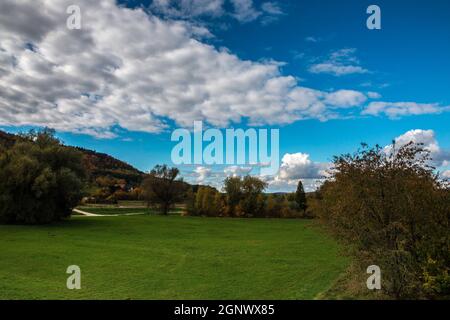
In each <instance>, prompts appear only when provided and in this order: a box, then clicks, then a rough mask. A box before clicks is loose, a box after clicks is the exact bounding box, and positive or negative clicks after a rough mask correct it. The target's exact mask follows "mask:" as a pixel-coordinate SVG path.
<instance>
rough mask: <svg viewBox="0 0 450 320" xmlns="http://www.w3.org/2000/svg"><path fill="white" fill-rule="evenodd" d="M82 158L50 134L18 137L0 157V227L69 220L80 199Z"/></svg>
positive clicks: (51, 131)
mask: <svg viewBox="0 0 450 320" xmlns="http://www.w3.org/2000/svg"><path fill="white" fill-rule="evenodd" d="M85 178H86V172H85V169H84V166H83V162H82V154H81V153H80V152H78V151H76V150H75V149H72V148H68V147H65V146H63V145H62V144H61V142H60V141H59V140H58V139H57V138H55V135H54V131H53V130H51V129H44V130H41V131H38V132H36V131H30V132H29V133H28V134H22V135H21V138H20V139H18V141H17V142H16V143H15V144H14V145H13V146H12V147H11V148H9V149H7V150H4V151H3V152H2V153H1V154H0V223H19V224H20V223H23V224H44V223H50V222H53V221H58V220H61V219H63V218H67V217H70V215H71V213H72V209H73V208H74V207H75V206H76V205H77V204H78V203H79V201H80V200H81V198H82V195H83V188H84V186H85Z"/></svg>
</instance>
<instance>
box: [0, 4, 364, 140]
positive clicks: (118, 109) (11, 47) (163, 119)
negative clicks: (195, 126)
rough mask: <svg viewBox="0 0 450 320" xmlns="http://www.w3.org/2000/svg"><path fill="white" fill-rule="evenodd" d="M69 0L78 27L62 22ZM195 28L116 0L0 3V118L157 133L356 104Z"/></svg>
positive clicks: (325, 112)
mask: <svg viewBox="0 0 450 320" xmlns="http://www.w3.org/2000/svg"><path fill="white" fill-rule="evenodd" d="M161 3H162V2H161ZM185 3H188V2H185ZM72 4H77V5H79V6H80V8H81V12H82V30H68V29H67V28H66V23H65V19H66V18H67V16H68V15H67V14H66V12H65V9H66V8H67V6H68V5H72ZM241 4H242V3H241ZM244 7H245V5H244ZM36 8H39V10H36ZM211 10H212V9H211ZM7 12H8V13H7ZM27 26H35V27H33V28H31V27H27ZM198 32H200V33H202V32H204V31H199V30H198V28H193V25H192V24H190V23H188V22H180V21H173V20H163V19H160V18H158V17H157V16H154V15H148V14H147V13H145V12H144V11H143V10H141V9H135V10H131V9H127V8H123V7H118V6H117V5H116V4H115V1H113V0H100V1H88V0H22V1H13V0H2V2H1V3H0V61H2V67H1V68H0V125H11V126H19V125H37V126H50V127H53V128H55V129H57V130H60V131H69V132H76V133H86V134H90V135H94V136H98V137H102V138H111V137H114V136H115V135H117V133H116V132H115V131H114V129H113V128H114V127H116V126H118V127H122V128H124V129H128V130H131V131H144V132H159V131H161V130H164V129H165V128H167V124H166V123H167V119H171V120H173V121H175V123H177V124H178V125H181V126H188V127H191V126H192V123H193V121H194V120H204V121H206V122H208V123H209V124H210V125H213V126H222V127H223V126H227V125H228V124H229V123H230V122H234V123H239V122H240V121H242V120H243V119H244V118H245V119H248V120H249V122H250V123H252V124H260V125H263V124H287V123H292V122H294V121H297V120H300V119H309V118H316V119H321V120H326V119H329V118H331V117H336V114H335V110H334V109H335V108H336V107H342V108H346V107H351V106H353V105H354V104H355V100H351V99H350V100H348V101H345V99H343V100H340V101H341V102H340V103H336V102H335V101H337V100H336V99H335V98H336V97H338V96H339V94H336V95H333V92H325V91H319V90H314V89H310V88H305V87H301V86H299V85H298V83H297V80H296V79H295V78H294V77H292V76H282V75H281V73H280V66H281V64H280V63H278V62H275V61H265V62H253V61H248V60H241V59H239V58H238V57H237V56H236V55H233V54H232V53H230V52H229V51H228V50H226V49H223V50H218V49H216V48H214V47H213V46H211V45H208V44H205V43H202V42H201V41H199V40H196V39H195V38H196V36H198V34H197V33H198ZM30 48H32V49H33V50H30ZM340 94H342V93H340ZM356 95H358V94H355V96H356ZM359 97H360V100H361V101H362V98H361V97H362V94H359Z"/></svg>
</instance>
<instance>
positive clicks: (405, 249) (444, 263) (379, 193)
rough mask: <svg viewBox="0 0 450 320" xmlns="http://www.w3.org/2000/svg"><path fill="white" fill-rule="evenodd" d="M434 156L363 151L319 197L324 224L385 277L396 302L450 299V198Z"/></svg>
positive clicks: (343, 163)
mask: <svg viewBox="0 0 450 320" xmlns="http://www.w3.org/2000/svg"><path fill="white" fill-rule="evenodd" d="M428 154H429V153H428V152H427V151H426V150H424V149H423V148H422V146H421V145H414V144H412V143H411V144H408V145H406V146H403V147H401V148H399V149H398V150H397V149H396V148H395V145H394V146H393V148H392V150H386V149H382V148H380V147H378V146H377V147H375V148H372V149H369V148H367V146H365V145H363V149H362V150H359V151H358V152H357V153H355V154H353V155H343V156H340V157H336V158H335V159H334V170H333V171H332V177H331V179H330V180H329V181H327V182H326V183H325V184H324V185H323V186H322V187H321V189H320V190H319V197H318V198H319V199H320V201H319V204H320V205H319V208H318V213H319V217H320V218H321V219H322V221H324V222H325V223H326V225H328V226H329V227H330V228H331V229H332V230H333V231H334V232H335V233H336V234H337V235H339V236H340V237H341V238H342V239H345V240H347V241H348V242H349V243H350V244H351V245H352V246H353V247H354V248H355V251H356V255H357V258H358V262H359V264H360V266H362V267H364V270H365V268H366V267H367V266H369V265H372V264H375V265H378V266H380V268H381V271H382V289H383V292H384V293H385V294H387V295H389V296H391V297H393V298H397V299H402V298H433V297H439V296H441V297H442V296H448V295H449V294H450V231H449V230H450V191H449V189H448V186H446V185H444V184H443V183H442V182H441V181H440V180H439V179H438V177H437V176H436V175H434V173H433V169H434V168H432V167H430V166H428V163H429V158H428Z"/></svg>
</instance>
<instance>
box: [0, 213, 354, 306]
mask: <svg viewBox="0 0 450 320" xmlns="http://www.w3.org/2000/svg"><path fill="white" fill-rule="evenodd" d="M338 251H339V248H338V246H337V244H336V243H335V242H334V241H333V240H331V239H330V238H329V237H327V236H325V235H324V234H322V233H321V232H319V231H318V230H317V229H316V228H315V227H314V226H313V225H312V222H311V221H305V220H278V219H270V220H269V219H225V218H217V219H216V218H193V217H179V216H168V217H161V216H149V215H142V216H122V217H73V218H72V219H71V220H70V221H66V222H63V223H59V224H54V225H50V226H1V225H0V299H313V298H315V297H316V296H317V295H318V294H319V293H321V292H323V291H325V290H327V289H328V288H329V287H330V286H331V285H332V283H333V281H334V280H335V279H337V278H338V277H339V275H340V274H341V273H342V272H343V271H344V270H345V269H346V267H347V266H348V263H349V261H348V259H346V258H344V257H342V256H340V255H339V253H338ZM72 264H75V265H78V266H80V268H81V272H82V276H81V279H82V280H81V285H82V289H81V290H68V289H66V279H67V277H68V275H67V274H66V273H65V271H66V268H67V267H68V266H69V265H72Z"/></svg>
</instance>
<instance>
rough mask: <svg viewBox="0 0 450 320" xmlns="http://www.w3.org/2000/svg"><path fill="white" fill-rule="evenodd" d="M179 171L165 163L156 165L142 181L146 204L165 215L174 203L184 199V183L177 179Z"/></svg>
mask: <svg viewBox="0 0 450 320" xmlns="http://www.w3.org/2000/svg"><path fill="white" fill-rule="evenodd" d="M179 173H180V171H179V170H178V169H177V168H169V167H168V166H167V165H157V166H155V168H154V169H153V170H152V171H151V172H150V173H149V174H148V175H147V176H146V177H145V178H144V181H143V182H142V191H143V198H144V199H145V200H146V201H147V205H148V206H153V207H155V208H157V209H158V210H159V211H160V212H161V213H162V214H163V215H167V214H168V213H169V210H170V209H171V208H173V207H174V205H175V203H177V202H181V201H183V200H184V199H183V198H184V195H185V192H186V185H185V184H184V183H183V181H182V179H177V177H178V174H179Z"/></svg>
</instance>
